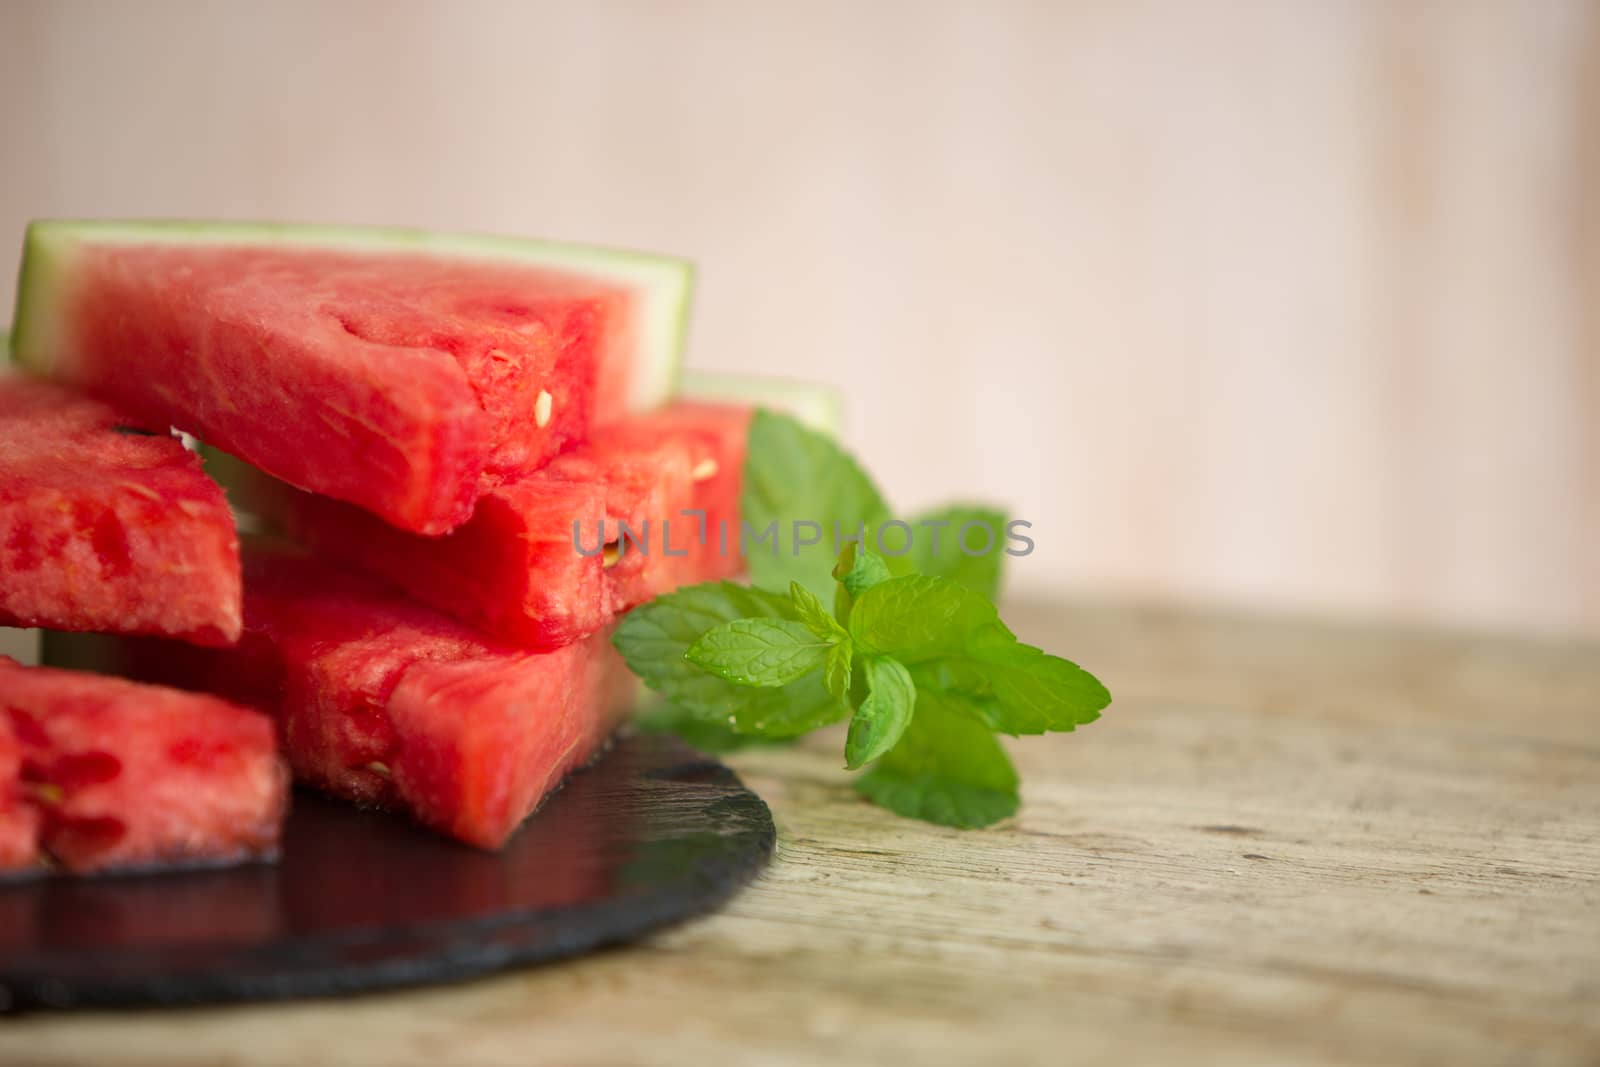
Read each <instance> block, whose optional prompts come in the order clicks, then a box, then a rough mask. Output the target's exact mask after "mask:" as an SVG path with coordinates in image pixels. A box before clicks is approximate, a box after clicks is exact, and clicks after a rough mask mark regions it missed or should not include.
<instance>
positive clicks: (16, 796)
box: [0, 718, 39, 875]
mask: <svg viewBox="0 0 1600 1067" xmlns="http://www.w3.org/2000/svg"><path fill="white" fill-rule="evenodd" d="M38 856H39V813H38V812H37V811H35V810H34V809H33V808H32V807H31V806H29V805H28V804H27V803H25V802H24V799H23V787H22V746H21V745H20V744H18V743H17V737H16V734H14V733H12V731H11V721H10V720H9V719H8V718H0V875H4V874H8V873H13V872H16V871H22V870H27V869H29V868H30V867H32V866H34V864H35V863H36V862H37V860H38Z"/></svg>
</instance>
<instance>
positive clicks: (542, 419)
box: [533, 389, 556, 430]
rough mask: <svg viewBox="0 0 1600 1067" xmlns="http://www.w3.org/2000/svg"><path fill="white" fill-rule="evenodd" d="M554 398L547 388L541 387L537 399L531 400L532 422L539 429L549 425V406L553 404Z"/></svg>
mask: <svg viewBox="0 0 1600 1067" xmlns="http://www.w3.org/2000/svg"><path fill="white" fill-rule="evenodd" d="M555 399H556V398H555V397H553V396H551V395H550V392H549V390H547V389H541V390H539V399H537V400H535V401H534V402H533V422H534V425H535V426H537V427H539V429H541V430H542V429H544V428H545V427H546V426H548V425H550V408H551V407H552V406H553V405H554V404H555Z"/></svg>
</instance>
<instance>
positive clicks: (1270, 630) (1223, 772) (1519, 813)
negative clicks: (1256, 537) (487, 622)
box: [0, 605, 1600, 1065]
mask: <svg viewBox="0 0 1600 1067" xmlns="http://www.w3.org/2000/svg"><path fill="white" fill-rule="evenodd" d="M1013 618H1014V620H1015V622H1016V623H1017V624H1018V629H1019V630H1020V631H1021V632H1022V633H1023V634H1024V636H1028V637H1031V638H1033V639H1035V640H1037V641H1039V642H1041V643H1043V644H1045V645H1046V646H1048V647H1050V648H1052V649H1056V650H1060V651H1062V652H1064V653H1066V654H1069V655H1071V656H1073V657H1074V658H1077V659H1080V660H1081V661H1082V662H1083V663H1084V664H1085V665H1086V666H1089V667H1091V668H1092V669H1094V670H1096V671H1097V672H1098V673H1099V674H1100V675H1101V676H1102V677H1103V678H1105V679H1106V681H1107V682H1108V684H1109V685H1110V686H1111V689H1112V691H1113V692H1114V693H1115V694H1116V698H1117V699H1116V702H1115V704H1114V705H1113V707H1112V708H1111V709H1110V710H1109V711H1108V713H1107V715H1106V717H1105V718H1104V719H1103V720H1102V721H1101V722H1099V723H1096V724H1094V725H1093V726H1091V727H1089V728H1087V729H1085V730H1083V731H1081V732H1080V733H1078V734H1076V735H1062V736H1054V737H1049V738H1040V739H1030V740H1025V741H1022V742H1019V743H1017V744H1016V745H1015V746H1014V747H1013V751H1014V752H1015V754H1016V756H1017V759H1018V763H1019V765H1020V767H1021V769H1022V772H1023V776H1024V786H1025V805H1024V808H1023V810H1022V813H1021V814H1020V816H1019V817H1018V818H1016V819H1015V820H1013V821H1012V822H1011V823H1009V824H1008V825H1006V826H1004V827H1002V828H999V829H995V830H991V831H983V832H958V831H949V830H943V829H940V828H936V827H930V826H925V825H922V824H919V823H914V822H908V821H905V820H902V819H898V818H896V817H894V816H892V815H889V814H887V813H884V812H882V811H879V810H877V809H875V808H872V807H869V806H867V805H865V804H864V803H861V802H859V801H857V800H856V799H855V797H854V796H853V794H852V793H851V792H850V791H849V789H848V787H847V786H846V781H847V777H846V775H845V774H844V773H843V772H842V771H841V770H840V769H839V766H838V765H839V759H838V744H837V742H838V738H837V737H826V738H821V737H819V738H813V739H811V740H809V741H808V742H807V743H805V744H804V745H803V746H802V747H799V748H796V749H792V750H766V751H758V752H751V753H747V754H742V755H739V756H736V757H734V759H733V762H734V763H735V765H736V766H737V767H738V769H739V770H740V771H741V772H742V773H743V774H744V775H745V776H746V778H747V780H748V781H750V782H751V783H752V784H753V785H754V786H755V787H756V789H757V790H758V791H759V792H760V793H761V794H762V795H763V796H764V797H766V798H767V800H768V802H769V803H770V804H771V805H772V808H773V811H774V813H775V815H776V816H777V819H778V822H779V826H780V832H781V841H780V847H779V854H778V857H777V859H776V861H775V862H774V864H773V866H772V868H771V870H770V871H769V873H768V874H767V875H766V876H765V877H764V878H763V879H762V880H761V881H760V882H759V883H758V884H756V885H755V886H753V887H752V888H751V889H749V890H748V891H746V892H745V893H744V894H742V895H741V896H740V897H738V898H737V899H736V900H735V901H734V902H733V903H732V904H731V905H730V906H729V907H728V908H727V910H726V911H725V912H723V913H722V914H720V915H717V916H715V917H712V918H710V919H707V920H704V921H700V922H696V923H693V924H691V925H688V926H684V927H681V928H678V929H675V930H672V931H670V932H667V933H665V934H664V935H661V936H658V937H656V938H655V939H653V940H651V941H649V942H648V943H645V944H643V945H639V946H635V947H632V948H628V949H622V950H617V951H613V952H609V953H606V954H602V955H600V956H596V957H592V958H589V959H584V960H579V961H575V962H573V963H570V964H566V965H561V966H555V967H549V968H545V969H542V970H534V971H527V972H519V973H513V974H509V975H506V976H503V977H498V978H492V979H488V980H484V981H479V982H474V983H469V984H466V985H461V986H455V987H450V988H443V989H434V990H427V991H419V992H410V993H397V994H389V995H381V996H373V997H368V998H363V999H356V1000H343V1001H321V1002H306V1003H296V1004H286V1005H272V1006H257V1007H240V1008H227V1009H218V1010H201V1011H184V1012H170V1013H154V1012H144V1013H121V1014H118V1013H105V1014H91V1015H74V1016H48V1015H40V1016H33V1017H25V1018H21V1019H16V1020H10V1021H6V1022H4V1023H0V1063H5V1064H13V1063H16V1064H21V1063H38V1064H151V1065H177V1064H189V1063H212V1062H226V1063H236V1064H254V1063H274V1064H275V1063H298V1064H315V1063H331V1062H344V1061H355V1062H365V1063H383V1064H408V1063H430V1064H431V1063H443V1062H450V1063H506V1064H528V1063H559V1064H608V1063H712V1064H724V1063H728V1064H733V1063H738V1064H765V1063H771V1064H786V1063H833V1062H863V1063H886V1062H897V1063H903V1064H928V1063H986V1064H987V1063H1005V1064H1023V1063H1040V1064H1047V1063H1048V1064H1055V1063H1069V1062H1070V1063H1084V1062H1088V1063H1094V1062H1104V1063H1152V1064H1169V1063H1194V1062H1216V1063H1229V1064H1257V1063H1259V1064H1289V1063H1314V1064H1324V1063H1326V1064H1335V1063H1337V1064H1345V1063H1348V1064H1374V1063H1393V1064H1412V1063H1415V1064H1426V1063H1451V1064H1461V1063H1506V1064H1539V1063H1574V1064H1596V1063H1600V744H1597V742H1596V731H1595V722H1596V716H1597V713H1600V647H1596V646H1595V645H1592V644H1588V645H1585V644H1562V643H1550V642H1531V641H1524V640H1520V639H1515V638H1502V637H1494V636H1483V635H1476V634H1454V633H1442V632H1425V631H1415V630H1407V631H1398V630H1390V629H1369V628H1361V627H1354V626H1344V625H1341V626H1330V625H1323V624H1317V623H1303V622H1296V621H1292V620H1283V619H1265V618H1259V617H1246V616H1229V615H1219V614H1202V613H1195V612H1177V611H1171V610H1161V609H1154V608H1133V607H1113V606H1088V605H1080V606H1075V607H1072V608H1066V609H1062V608H1054V607H1048V606H1044V605H1033V606H1026V605H1025V606H1022V607H1020V608H1019V609H1018V610H1017V611H1016V612H1014V614H1013ZM396 891H397V892H399V891H403V887H396Z"/></svg>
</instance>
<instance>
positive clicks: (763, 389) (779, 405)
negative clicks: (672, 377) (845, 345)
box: [677, 368, 844, 436]
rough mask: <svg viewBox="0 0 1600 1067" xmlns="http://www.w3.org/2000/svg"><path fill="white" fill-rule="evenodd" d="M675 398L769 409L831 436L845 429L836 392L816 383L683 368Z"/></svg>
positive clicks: (842, 412)
mask: <svg viewBox="0 0 1600 1067" xmlns="http://www.w3.org/2000/svg"><path fill="white" fill-rule="evenodd" d="M677 395H678V398H679V399H682V400H704V401H709V402H713V403H725V404H745V405H749V406H751V407H763V408H770V409H771V410H773V411H777V412H779V413H781V414H784V415H790V416H793V417H794V418H795V419H798V420H799V421H800V422H802V423H804V424H805V425H807V426H809V427H811V428H812V429H813V430H817V431H819V432H821V433H826V434H830V435H833V436H837V435H838V434H839V432H840V431H841V430H842V429H843V428H844V403H843V401H842V400H841V399H840V396H839V390H837V389H835V388H833V387H831V386H827V385H821V384H818V383H817V382H807V381H801V380H799V379H795V378H776V377H757V376H755V375H748V374H732V373H723V372H721V371H704V370H694V369H691V368H685V369H684V370H683V371H681V372H680V373H679V376H678V394H677Z"/></svg>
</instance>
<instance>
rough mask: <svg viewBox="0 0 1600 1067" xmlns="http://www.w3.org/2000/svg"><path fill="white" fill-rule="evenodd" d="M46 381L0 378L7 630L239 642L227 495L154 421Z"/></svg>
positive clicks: (0, 590) (0, 539) (0, 580)
mask: <svg viewBox="0 0 1600 1067" xmlns="http://www.w3.org/2000/svg"><path fill="white" fill-rule="evenodd" d="M129 425H130V420H129V419H128V418H127V417H126V416H124V415H123V414H121V413H119V412H117V411H115V410H113V409H112V408H110V407H107V406H106V405H105V404H103V403H100V402H99V401H96V400H92V399H90V398H88V397H86V396H83V395H81V394H78V393H75V392H72V391H71V390H68V389H65V388H63V387H61V386H58V385H53V384H51V383H48V382H39V381H30V380H27V379H21V378H4V379H0V625H7V626H48V627H51V628H53V629H58V630H115V631H120V632H127V633H153V634H167V635H171V636H176V637H183V638H186V639H188V640H194V641H200V642H208V643H226V642H231V641H233V640H235V639H237V638H238V636H239V624H240V620H239V595H240V594H239V543H238V537H237V536H236V534H235V533H234V525H233V516H232V514H231V513H230V512H229V510H228V504H227V501H226V500H224V499H223V496H222V491H221V490H220V489H218V488H217V486H216V484H215V483H213V482H212V481H211V479H209V478H207V477H206V475H205V473H204V472H203V471H202V470H201V467H200V459H199V457H198V456H196V455H194V454H193V453H191V452H189V451H187V450H186V449H185V448H184V447H183V445H182V444H181V443H179V441H178V440H177V439H176V438H174V437H172V436H170V435H169V434H168V433H167V432H166V427H165V424H161V425H160V430H161V432H160V433H159V434H149V433H130V432H127V431H126V427H128V426H129Z"/></svg>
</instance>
